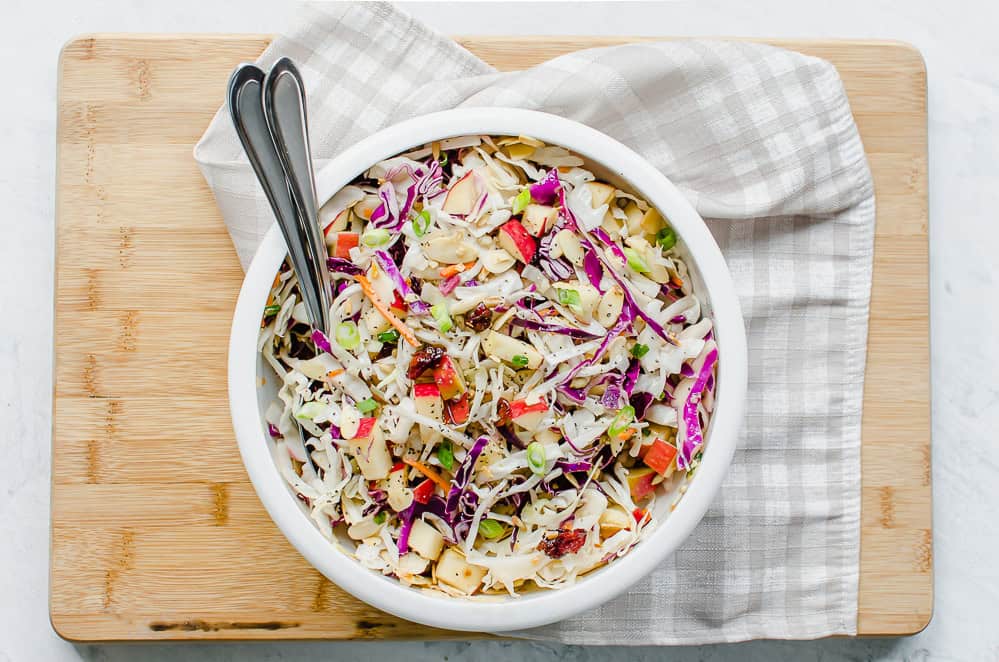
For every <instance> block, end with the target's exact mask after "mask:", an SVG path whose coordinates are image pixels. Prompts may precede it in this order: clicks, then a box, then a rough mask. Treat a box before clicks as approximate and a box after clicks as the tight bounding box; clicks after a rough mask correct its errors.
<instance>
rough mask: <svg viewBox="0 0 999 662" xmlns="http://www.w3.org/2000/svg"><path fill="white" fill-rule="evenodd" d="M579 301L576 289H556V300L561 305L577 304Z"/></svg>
mask: <svg viewBox="0 0 999 662" xmlns="http://www.w3.org/2000/svg"><path fill="white" fill-rule="evenodd" d="M581 301H582V300H581V299H580V298H579V291H578V290H564V289H559V291H558V302H559V303H561V304H562V305H565V306H578V305H579V304H580V302H581Z"/></svg>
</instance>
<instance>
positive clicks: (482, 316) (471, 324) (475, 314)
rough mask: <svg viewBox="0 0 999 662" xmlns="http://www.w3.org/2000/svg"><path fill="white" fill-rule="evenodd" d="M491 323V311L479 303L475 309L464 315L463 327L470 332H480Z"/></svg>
mask: <svg viewBox="0 0 999 662" xmlns="http://www.w3.org/2000/svg"><path fill="white" fill-rule="evenodd" d="M492 322H493V311H492V310H490V309H489V306H487V305H486V304H484V303H481V302H480V303H479V305H477V306H476V307H475V308H472V309H471V310H470V311H468V312H467V313H465V326H467V327H468V328H469V329H471V330H472V331H478V332H480V333H481V332H482V331H485V330H486V329H488V328H489V325H490V324H492Z"/></svg>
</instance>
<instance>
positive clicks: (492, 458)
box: [473, 439, 506, 473]
mask: <svg viewBox="0 0 999 662" xmlns="http://www.w3.org/2000/svg"><path fill="white" fill-rule="evenodd" d="M505 445H506V444H505V442H503V441H497V440H496V439H493V440H491V441H490V442H489V443H488V444H486V447H485V448H483V449H482V453H480V454H479V458H478V459H477V460H476V461H475V469H474V470H473V473H477V472H479V471H483V470H485V471H488V469H487V467H488V466H489V465H490V464H492V463H493V462H498V461H499V460H502V459H503V458H505V457H506V451H505V450H504V447H505Z"/></svg>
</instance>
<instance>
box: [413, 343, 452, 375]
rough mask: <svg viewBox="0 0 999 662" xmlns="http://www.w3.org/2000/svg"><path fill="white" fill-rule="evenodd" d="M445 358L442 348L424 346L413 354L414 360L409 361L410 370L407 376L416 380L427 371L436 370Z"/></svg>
mask: <svg viewBox="0 0 999 662" xmlns="http://www.w3.org/2000/svg"><path fill="white" fill-rule="evenodd" d="M443 357H444V349H443V348H442V347H438V346H437V345H424V346H423V347H421V348H420V349H418V350H416V353H415V354H413V358H412V359H411V360H410V361H409V370H408V371H407V372H406V376H407V377H409V378H410V379H416V378H417V377H419V376H420V375H422V374H423V373H424V372H426V371H427V370H430V369H431V368H436V367H437V364H438V363H440V362H441V359H442V358H443Z"/></svg>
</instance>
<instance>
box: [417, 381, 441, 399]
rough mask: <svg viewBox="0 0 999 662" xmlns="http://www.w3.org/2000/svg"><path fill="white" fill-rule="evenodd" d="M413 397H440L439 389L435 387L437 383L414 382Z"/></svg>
mask: <svg viewBox="0 0 999 662" xmlns="http://www.w3.org/2000/svg"><path fill="white" fill-rule="evenodd" d="M413 397H415V398H439V397H441V392H440V389H439V388H437V384H414V385H413Z"/></svg>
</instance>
